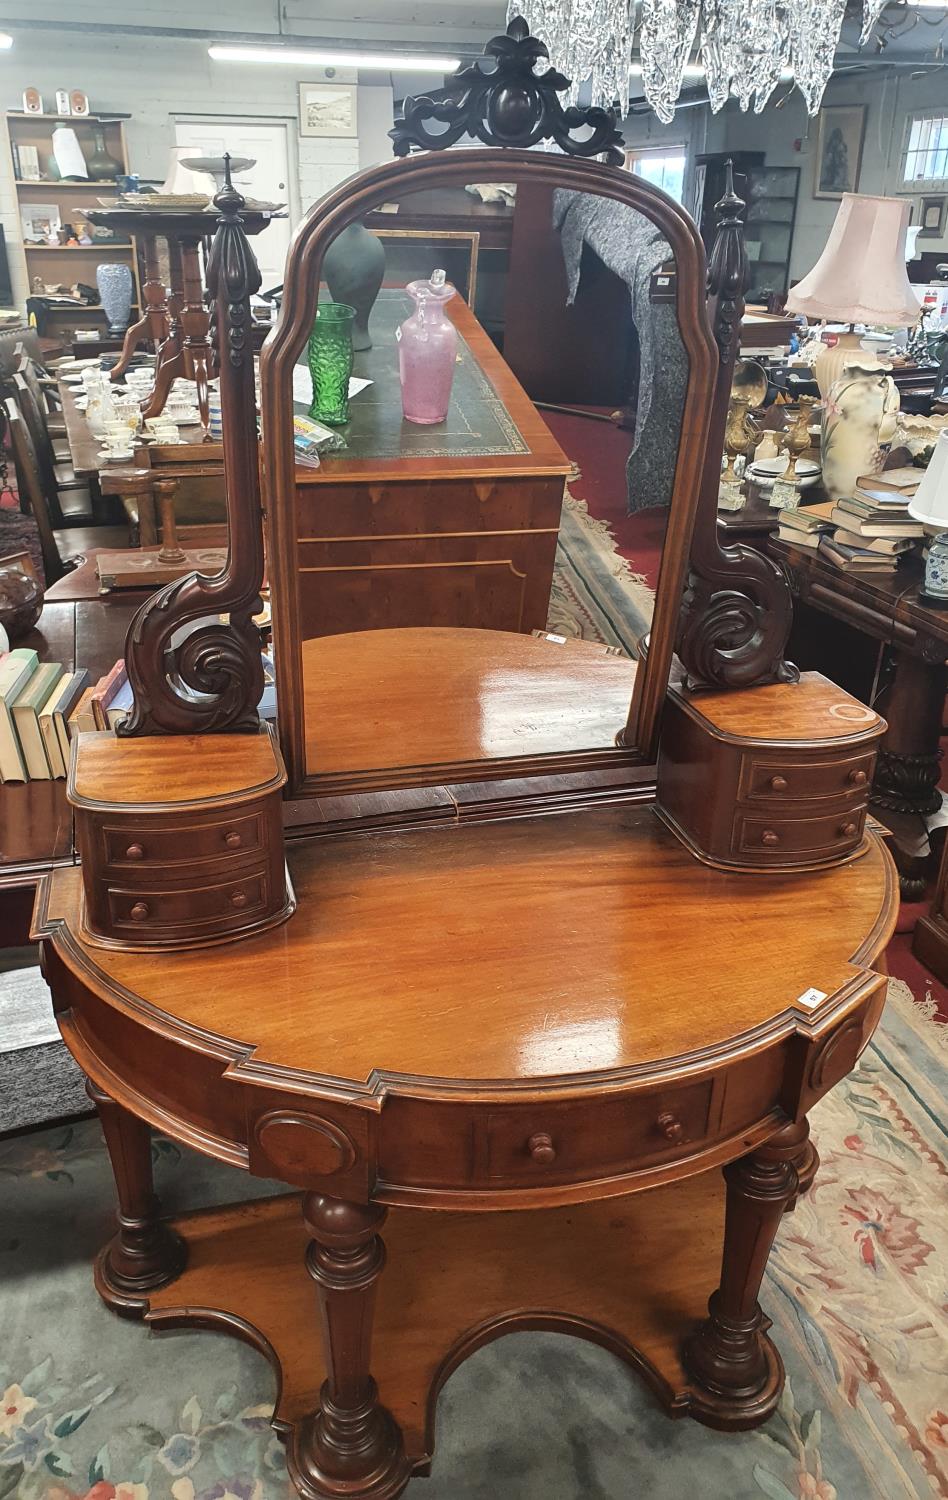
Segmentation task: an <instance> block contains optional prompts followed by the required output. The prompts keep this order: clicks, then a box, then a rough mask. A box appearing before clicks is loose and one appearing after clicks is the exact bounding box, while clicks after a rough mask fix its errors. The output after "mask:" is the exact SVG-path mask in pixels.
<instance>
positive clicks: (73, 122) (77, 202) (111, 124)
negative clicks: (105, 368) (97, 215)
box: [6, 110, 141, 328]
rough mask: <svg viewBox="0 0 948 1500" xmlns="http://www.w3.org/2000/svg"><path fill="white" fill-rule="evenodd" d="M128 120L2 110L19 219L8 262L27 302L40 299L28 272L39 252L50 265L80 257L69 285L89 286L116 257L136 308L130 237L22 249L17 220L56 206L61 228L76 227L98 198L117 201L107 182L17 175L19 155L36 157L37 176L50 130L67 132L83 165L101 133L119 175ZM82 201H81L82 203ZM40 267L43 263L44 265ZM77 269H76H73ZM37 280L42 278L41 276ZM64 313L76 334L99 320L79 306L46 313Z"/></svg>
mask: <svg viewBox="0 0 948 1500" xmlns="http://www.w3.org/2000/svg"><path fill="white" fill-rule="evenodd" d="M128 118H129V116H128V115H127V114H125V113H109V114H89V115H54V114H45V113H44V114H27V113H25V112H24V111H22V110H7V112H6V124H7V143H8V155H7V163H8V168H7V170H8V172H9V176H8V178H7V180H8V182H11V183H12V186H13V190H14V192H15V194H16V199H17V207H18V210H19V212H18V214H17V218H18V220H19V221H20V222H19V223H18V225H17V228H18V229H20V241H19V243H18V244H17V242H16V241H15V240H10V239H9V237H8V244H9V248H10V251H11V259H13V258H14V257H15V256H17V255H19V257H20V280H21V284H22V285H23V286H24V287H25V288H26V292H25V295H26V297H27V298H33V297H34V296H35V297H39V296H41V295H42V293H34V292H33V290H32V283H33V280H34V276H33V272H34V271H36V270H37V269H38V267H37V264H36V260H35V256H36V255H37V254H39V253H40V252H42V254H43V255H44V256H46V255H51V256H53V257H54V259H53V260H52V261H51V262H50V265H55V264H56V262H55V256H57V255H64V254H67V255H73V256H85V261H84V262H83V264H81V265H80V262H79V260H78V259H77V260H75V261H71V262H70V265H71V266H72V267H73V269H72V270H71V271H70V273H69V276H70V280H71V281H75V280H77V279H78V280H80V281H94V280H95V272H96V270H97V268H98V266H99V265H101V264H103V263H104V262H107V261H108V260H109V259H110V258H112V259H114V258H115V257H118V258H119V259H120V260H122V261H124V262H125V263H126V264H129V263H130V265H131V271H132V276H133V279H134V297H135V301H136V306H140V304H141V283H140V278H139V269H138V255H137V245H136V241H135V235H134V234H133V233H131V234H129V238H128V239H127V240H120V241H109V242H107V243H102V242H99V241H96V242H94V243H93V244H91V245H47V244H27V243H25V242H24V241H23V239H22V215H25V214H26V213H27V212H28V211H30V210H33V211H34V212H35V208H36V205H37V203H42V204H45V203H47V202H48V203H49V204H51V205H52V204H56V205H57V206H58V211H59V218H60V222H61V223H63V224H68V223H70V222H73V223H75V222H76V221H77V220H78V219H80V218H81V219H83V220H84V219H85V218H87V217H88V214H89V213H90V212H94V211H95V207H94V206H97V205H96V203H95V200H96V199H97V198H99V197H100V196H101V197H102V198H108V199H109V201H111V200H112V199H113V198H116V197H117V195H118V193H119V191H120V189H119V187H118V184H117V183H116V182H115V181H113V180H112V179H106V180H105V181H103V182H98V181H95V180H94V179H92V178H77V179H74V180H69V181H63V180H62V178H55V177H39V178H37V177H22V176H20V175H18V174H17V166H18V164H19V160H20V157H19V153H20V152H22V151H23V150H24V149H25V148H26V147H31V148H33V149H35V151H36V153H37V156H38V164H39V167H40V170H43V168H44V167H45V166H46V165H47V159H48V158H51V155H52V150H53V142H52V136H53V130H54V129H55V128H56V127H57V126H67V127H71V128H73V129H74V130H76V132H77V135H78V138H79V140H80V142H81V146H82V151H83V154H84V156H85V157H86V159H87V160H88V159H89V153H90V151H92V150H93V149H94V147H95V144H96V143H95V141H94V139H93V137H94V135H95V133H96V132H101V140H104V143H105V149H106V150H107V152H108V153H109V155H110V156H111V157H112V158H113V159H114V161H116V162H117V163H118V164H119V168H120V170H121V172H127V171H128V151H127V148H126V141H125V128H124V121H125V120H127V119H128ZM83 200H85V201H83ZM44 264H45V262H44ZM77 267H78V269H76V268H77ZM40 275H41V277H42V279H45V277H43V276H42V273H40ZM64 313H66V314H67V315H68V316H69V317H71V318H72V319H73V320H74V323H75V326H76V327H77V328H82V327H83V326H84V325H85V326H88V327H96V326H97V325H98V320H99V319H100V318H101V317H102V316H103V314H102V310H101V308H95V307H85V306H83V305H81V304H78V305H77V306H76V307H69V308H65V307H53V306H50V307H49V309H48V315H49V316H50V317H52V316H55V317H57V318H58V319H60V320H61V319H62V316H63V314H64Z"/></svg>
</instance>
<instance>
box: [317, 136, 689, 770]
mask: <svg viewBox="0 0 948 1500" xmlns="http://www.w3.org/2000/svg"><path fill="white" fill-rule="evenodd" d="M458 154H459V153H458ZM437 270H441V271H443V272H444V273H445V279H446V281H447V282H448V283H449V284H450V286H451V287H453V288H454V295H452V296H450V297H449V298H448V300H444V298H443V296H439V297H437V298H434V297H433V296H432V293H431V290H430V287H429V281H430V278H431V277H432V274H433V273H434V272H436V271H437ZM419 284H420V287H421V292H419ZM425 289H427V290H425ZM422 294H423V298H422V300H423V305H421V304H419V296H421V295H422ZM676 296H677V285H676V275H675V264H674V260H673V257H672V254H671V250H670V248H669V245H668V242H667V241H666V240H665V239H664V238H663V236H662V234H661V232H660V231H659V230H658V228H657V227H656V226H655V225H654V224H653V223H652V222H651V221H650V220H649V219H648V218H647V217H646V216H645V214H644V213H642V212H640V211H639V210H637V209H634V208H632V207H630V206H629V205H626V204H622V203H618V202H616V201H615V200H613V199H611V198H607V197H603V196H599V195H598V194H595V193H591V192H577V191H574V190H566V189H563V188H558V187H556V186H554V185H553V184H551V183H550V182H549V181H539V180H536V179H531V178H530V177H529V176H523V178H522V180H518V178H517V175H516V174H515V173H514V172H513V171H512V173H511V180H510V181H509V182H505V183H503V184H497V183H490V184H481V183H477V182H471V183H469V184H465V185H461V184H458V185H456V186H448V187H442V188H432V189H426V190H424V191H416V192H413V193H402V194H401V195H400V196H399V195H397V194H394V193H391V192H390V193H389V194H388V195H387V196H385V197H381V196H380V198H379V200H378V201H377V202H376V203H375V204H374V205H373V206H372V207H371V209H370V211H368V212H367V213H365V214H363V215H362V216H361V218H360V220H359V222H357V223H354V224H351V225H349V226H347V227H346V228H345V229H343V230H342V231H340V232H339V233H338V235H337V236H336V237H335V238H334V240H333V242H332V243H331V244H329V246H328V248H327V250H326V253H325V255H324V257H323V264H322V272H321V278H320V285H319V302H320V306H321V307H322V308H323V309H324V312H323V315H321V316H320V317H317V319H316V323H315V325H314V334H313V338H311V340H310V344H309V347H308V348H304V349H303V350H302V351H301V353H300V355H299V357H298V364H297V368H296V370H295V372H294V392H293V394H294V409H295V413H296V416H297V419H298V424H299V419H301V418H306V417H308V416H312V417H315V418H317V419H318V418H319V417H320V416H322V417H323V419H324V421H325V418H326V415H327V412H328V414H329V421H328V423H327V424H326V425H327V426H328V427H329V429H330V433H329V435H327V436H325V439H324V440H325V443H326V446H325V447H323V449H322V452H321V454H320V463H319V467H318V468H306V467H303V466H302V465H299V464H298V466H297V472H296V492H297V516H296V526H297V532H296V538H297V541H296V584H297V602H298V618H299V628H300V636H301V640H302V667H303V678H304V707H303V718H304V739H305V763H306V771H307V775H308V776H309V777H315V778H317V779H318V782H319V784H320V785H323V786H325V787H326V788H327V789H328V788H329V787H330V786H337V785H338V786H340V787H341V786H343V785H349V784H350V783H349V781H348V780H347V777H349V776H350V775H351V774H352V773H354V775H355V778H356V782H358V781H359V778H367V780H366V784H369V783H370V782H372V778H373V776H374V775H375V774H376V773H378V782H377V784H379V785H382V784H391V780H392V776H389V777H388V779H386V775H385V774H383V773H392V775H393V776H394V781H395V783H397V782H398V781H399V780H400V779H402V780H410V779H411V777H410V775H409V772H410V770H411V768H413V767H422V766H428V767H431V766H433V765H453V766H455V767H457V766H468V767H470V769H471V773H472V774H477V771H476V768H477V767H478V766H479V765H481V764H482V763H484V762H490V761H493V760H516V761H517V762H518V763H519V764H518V767H517V768H516V769H514V770H512V771H510V772H508V773H507V774H518V771H519V769H520V768H521V767H524V766H528V765H529V766H531V768H532V769H534V770H535V769H538V765H537V763H538V762H539V761H540V759H541V758H542V757H544V756H548V755H550V754H557V755H560V756H562V755H564V754H565V755H573V756H575V757H577V764H580V763H581V762H582V757H583V756H586V757H587V759H588V756H589V754H590V753H598V752H602V751H612V752H614V747H615V743H616V735H617V732H618V731H619V730H621V729H622V727H623V725H624V724H625V721H626V718H627V716H628V712H629V702H630V699H631V697H632V691H633V685H634V678H635V673H636V660H637V657H638V656H639V654H640V648H641V643H642V640H643V637H645V636H646V635H647V634H648V631H649V629H650V626H651V620H652V611H653V606H654V600H655V591H656V589H657V587H658V584H659V576H660V571H661V561H662V548H663V544H664V539H665V530H666V521H667V517H668V512H669V506H670V504H671V500H672V495H673V490H674V483H675V473H676V464H677V461H678V456H679V443H680V437H681V431H682V414H683V409H684V403H685V396H686V390H687V387H688V376H689V361H688V356H687V353H686V349H685V345H684V343H683V341H682V337H681V334H680V331H679V320H678V308H677V303H676ZM328 304H343V305H345V306H348V307H351V308H352V309H353V312H352V316H351V329H350V330H349V332H348V333H347V337H348V338H349V352H348V358H349V360H350V361H351V364H350V365H347V366H346V370H345V375H346V377H347V378H348V377H349V375H350V373H351V385H350V387H349V394H348V408H347V410H345V412H344V414H343V418H342V419H340V417H339V415H338V413H336V414H333V412H332V410H331V407H326V406H325V404H324V405H322V406H321V405H320V404H319V400H318V399H317V400H316V401H315V403H314V387H313V378H312V371H313V370H314V369H315V365H314V364H313V359H314V358H315V357H317V356H314V346H315V345H316V344H318V343H319V342H320V340H321V339H323V338H328V337H329V332H330V330H331V327H332V324H331V322H330V314H331V308H330V307H329V306H328ZM419 308H420V310H419ZM324 318H325V320H326V330H325V333H321V323H322V322H323V319H324ZM442 319H443V320H446V322H447V325H448V332H447V333H446V334H443V335H442V334H441V333H439V332H438V325H439V322H440V320H442ZM448 341H449V342H450V343H451V350H452V352H451V355H450V359H449V364H450V368H449V369H448V370H447V377H446V378H447V386H448V387H449V390H450V394H449V398H448V397H447V396H445V399H446V410H445V412H444V418H443V420H429V421H417V420H412V418H413V416H415V415H417V412H413V410H412V402H411V400H410V399H409V395H408V394H407V391H406V384H405V383H406V382H407V381H408V379H409V377H408V375H407V374H406V370H407V369H408V367H409V364H410V362H411V361H412V360H414V361H415V366H414V368H415V369H416V372H417V370H418V369H420V370H421V371H422V375H421V377H420V378H422V379H426V378H429V377H430V380H431V381H432V382H434V384H435V385H437V384H438V382H439V381H440V382H441V385H440V386H439V387H438V388H439V389H440V390H443V391H444V390H445V385H444V370H442V372H441V374H440V375H439V374H437V372H436V370H435V365H436V363H437V357H438V350H440V351H441V353H440V357H441V358H442V361H443V359H444V348H445V346H446V342H448ZM318 357H319V358H322V357H323V356H322V355H321V354H319V355H318ZM426 370H427V372H428V374H427V375H425V371H426ZM436 404H437V402H436ZM437 415H438V413H435V417H437ZM498 632H504V633H506V634H505V636H504V638H503V640H501V638H500V637H499V636H498V634H497V633H498ZM459 633H463V638H461V636H460V635H459ZM564 663H568V668H567V670H566V671H565V674H564ZM554 678H555V680H556V682H557V689H558V692H559V695H560V697H559V702H558V706H557V712H556V713H555V714H554V715H552V716H551V715H550V713H549V711H548V705H549V697H550V693H551V686H550V685H551V683H552V682H553V680H554ZM540 704H543V705H545V706H544V709H543V711H542V712H540V711H536V712H534V706H535V705H540ZM393 724H397V725H398V733H397V735H394V736H393V734H392V733H391V732H390V731H391V726H392V725H393ZM493 774H497V772H496V771H495V772H493ZM415 779H418V778H417V777H416V778H415ZM372 784H375V783H374V782H373V783H372Z"/></svg>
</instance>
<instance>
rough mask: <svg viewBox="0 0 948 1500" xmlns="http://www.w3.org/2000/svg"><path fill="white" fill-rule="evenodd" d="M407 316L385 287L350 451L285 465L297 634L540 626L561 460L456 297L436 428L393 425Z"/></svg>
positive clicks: (358, 359) (363, 368)
mask: <svg viewBox="0 0 948 1500" xmlns="http://www.w3.org/2000/svg"><path fill="white" fill-rule="evenodd" d="M410 308H411V303H410V300H409V299H408V298H407V297H406V296H405V295H404V293H402V292H400V291H399V290H397V289H395V288H383V290H382V293H381V295H380V298H379V301H378V302H377V303H376V306H375V309H374V311H373V314H372V318H371V322H370V330H371V332H372V337H373V341H374V346H373V348H372V349H371V350H369V351H367V352H365V353H362V354H356V356H355V364H354V372H355V374H356V375H357V376H363V377H365V378H370V379H371V380H372V382H373V383H372V385H371V386H370V387H369V388H368V389H367V390H365V391H363V392H362V393H361V394H360V395H359V396H357V397H355V398H354V399H353V400H352V401H351V402H350V413H351V420H350V423H349V424H348V426H347V428H346V429H345V430H344V435H345V437H346V440H347V442H348V445H349V447H348V449H347V450H346V451H342V452H339V453H329V454H326V455H325V456H324V458H323V461H322V465H321V467H320V468H319V469H314V470H311V469H304V468H301V467H297V471H296V542H295V550H296V570H297V578H298V584H297V587H298V593H299V602H300V615H301V624H302V632H303V637H304V639H311V638H313V637H315V636H322V635H334V634H339V633H344V632H346V631H358V630H374V629H379V628H390V627H406V626H416V625H447V626H468V627H470V626H474V627H482V628H489V629H492V630H516V631H527V632H528V631H531V630H537V629H542V628H543V626H544V625H545V624H546V617H547V608H548V604H549V598H550V585H551V582H552V578H553V562H554V558H555V555H556V541H557V535H558V532H559V524H560V511H561V508H562V502H563V491H564V486H565V480H566V476H567V474H568V473H569V471H570V467H571V465H570V461H569V459H568V458H567V457H566V455H565V454H564V453H563V451H562V449H561V448H560V447H559V445H558V444H557V443H556V441H555V440H554V438H553V436H552V434H551V433H550V430H549V428H548V427H547V426H546V424H545V422H544V421H543V418H542V417H541V416H540V415H539V413H538V412H537V410H536V408H535V407H534V406H533V404H532V402H531V401H529V400H528V398H527V396H526V395H525V393H524V391H523V389H522V387H521V386H520V385H519V383H518V382H517V380H516V379H515V378H514V376H513V375H512V374H511V373H510V371H509V370H508V368H507V366H506V365H505V364H504V361H503V360H502V359H501V357H500V355H499V354H498V353H497V350H496V349H495V348H494V346H493V344H492V343H491V341H490V339H489V338H488V337H487V335H486V334H485V333H484V331H483V329H482V328H481V327H480V325H479V324H478V322H477V320H476V319H475V317H474V315H473V313H471V311H470V309H469V308H468V307H467V305H466V304H465V303H464V302H463V301H462V300H461V298H460V297H456V298H454V299H452V301H451V302H449V303H448V312H449V314H450V316H451V318H452V320H453V322H454V324H455V326H456V327H457V329H458V332H459V333H460V334H461V337H462V339H463V340H464V347H463V349H462V365H461V367H460V368H459V372H458V374H457V376H456V377H455V388H454V395H453V398H452V407H451V411H450V412H449V415H448V420H447V422H446V423H444V424H441V425H439V426H438V427H434V428H432V427H413V426H412V424H411V423H407V422H404V421H403V420H402V416H401V397H400V394H399V387H398V362H397V351H396V345H395V328H396V326H397V323H398V322H399V321H400V320H401V319H402V318H404V317H407V316H408V313H409V311H410ZM297 409H298V410H299V411H305V410H306V407H305V405H304V404H302V403H300V404H299V405H298V408H297ZM265 453H266V448H265ZM264 475H266V467H265V468H264Z"/></svg>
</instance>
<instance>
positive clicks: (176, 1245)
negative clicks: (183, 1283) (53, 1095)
mask: <svg viewBox="0 0 948 1500" xmlns="http://www.w3.org/2000/svg"><path fill="white" fill-rule="evenodd" d="M87 1091H88V1094H89V1098H90V1099H91V1100H92V1102H93V1104H94V1105H95V1107H96V1109H97V1110H98V1112H99V1119H100V1121H101V1123H102V1133H103V1135H104V1136H105V1144H106V1147H107V1148H108V1153H109V1157H110V1159H111V1162H112V1171H113V1173H114V1175H115V1186H116V1190H117V1193H118V1226H119V1227H118V1234H117V1235H116V1236H115V1238H114V1239H113V1240H112V1241H111V1243H110V1244H108V1245H107V1246H106V1247H105V1249H104V1250H103V1251H102V1252H101V1254H100V1255H99V1258H98V1260H97V1262H96V1287H97V1289H98V1292H99V1295H100V1296H101V1297H102V1298H103V1300H104V1301H105V1302H107V1303H108V1304H109V1306H110V1307H112V1308H114V1309H115V1310H116V1311H117V1312H130V1313H135V1312H138V1311H139V1310H140V1309H141V1308H142V1307H143V1306H144V1304H145V1300H146V1294H147V1293H148V1292H150V1291H153V1290H154V1289H155V1288H156V1287H159V1286H166V1285H167V1283H168V1282H169V1281H173V1280H174V1279H175V1277H176V1276H178V1275H179V1274H180V1272H181V1271H182V1270H183V1268H184V1262H185V1248H184V1244H183V1243H182V1241H181V1240H180V1239H179V1238H178V1236H177V1235H176V1234H175V1233H174V1232H173V1230H171V1229H169V1228H168V1226H167V1225H166V1224H164V1223H162V1220H161V1217H160V1215H161V1205H160V1204H159V1202H158V1198H157V1196H156V1194H155V1189H154V1182H153V1179H152V1170H151V1130H150V1128H149V1126H147V1125H146V1124H145V1122H144V1121H143V1120H139V1119H138V1117H137V1115H133V1114H131V1113H130V1112H129V1111H128V1110H127V1109H123V1108H122V1106H121V1105H119V1104H116V1102H115V1100H114V1099H112V1098H110V1097H109V1095H108V1094H106V1093H104V1092H103V1091H102V1090H101V1089H99V1088H97V1087H96V1085H95V1084H94V1083H91V1082H90V1083H89V1084H88V1085H87Z"/></svg>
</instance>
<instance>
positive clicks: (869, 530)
mask: <svg viewBox="0 0 948 1500" xmlns="http://www.w3.org/2000/svg"><path fill="white" fill-rule="evenodd" d="M831 519H832V522H833V525H834V526H842V527H843V528H844V530H846V531H854V532H858V533H859V535H860V536H861V537H864V538H866V539H869V538H872V537H890V538H891V537H897V538H899V539H900V540H905V539H906V538H909V539H911V538H913V537H920V536H924V531H923V530H922V523H921V521H915V520H913V519H912V517H911V516H909V515H906V516H905V517H904V518H903V517H896V516H879V515H874V514H869V515H860V514H859V513H858V512H857V511H853V510H852V509H851V508H850V507H849V506H847V505H846V503H845V501H843V500H840V501H838V503H837V504H836V505H835V506H834V508H833V512H832V517H831ZM862 545H865V542H863V543H862Z"/></svg>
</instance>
